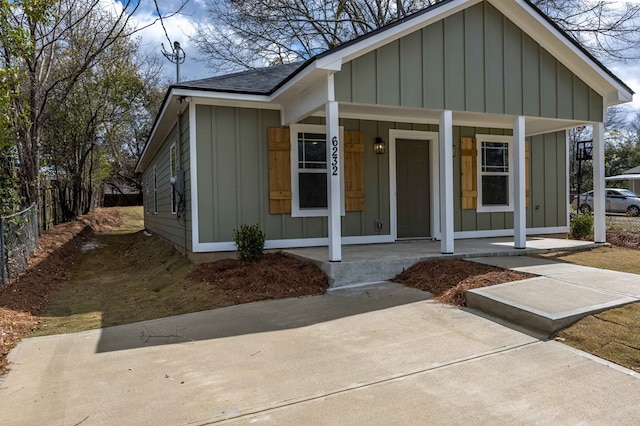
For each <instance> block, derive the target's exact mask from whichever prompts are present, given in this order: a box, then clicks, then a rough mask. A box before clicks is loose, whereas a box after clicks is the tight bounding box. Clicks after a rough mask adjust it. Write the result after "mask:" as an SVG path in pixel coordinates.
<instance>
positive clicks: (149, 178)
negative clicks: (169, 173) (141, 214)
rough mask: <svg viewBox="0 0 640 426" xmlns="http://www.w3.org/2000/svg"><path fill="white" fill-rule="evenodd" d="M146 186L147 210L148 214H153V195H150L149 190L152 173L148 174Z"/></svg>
mask: <svg viewBox="0 0 640 426" xmlns="http://www.w3.org/2000/svg"><path fill="white" fill-rule="evenodd" d="M144 186H145V192H146V198H145V211H146V213H147V214H151V196H150V193H151V191H150V190H149V189H150V188H151V174H150V173H149V174H147V177H146V181H145V185H144Z"/></svg>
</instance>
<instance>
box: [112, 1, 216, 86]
mask: <svg viewBox="0 0 640 426" xmlns="http://www.w3.org/2000/svg"><path fill="white" fill-rule="evenodd" d="M122 1H123V0H101V3H102V4H103V5H104V7H105V8H109V7H111V8H114V10H115V11H117V12H120V11H122V4H121V3H122ZM181 4H182V1H181V0H163V1H158V5H159V6H160V12H161V13H162V14H163V15H166V14H171V13H173V12H175V11H176V10H178V8H179V7H180V5H181ZM204 5H205V3H204V1H202V0H190V1H189V2H188V3H187V5H186V7H185V8H184V9H183V10H182V11H181V12H180V13H179V14H176V15H173V16H171V17H169V18H167V19H165V20H164V26H165V28H166V35H165V31H164V29H163V28H162V24H161V22H160V21H159V20H158V16H157V12H156V10H155V5H154V2H153V0H140V5H139V6H138V8H137V9H136V11H135V13H134V14H133V16H132V19H131V23H132V25H134V26H135V27H137V28H144V29H142V30H141V31H140V32H138V33H137V34H136V35H137V36H138V37H140V39H141V44H142V45H141V49H143V50H144V51H146V52H149V53H154V54H157V55H161V52H162V44H164V47H165V49H171V45H172V44H173V42H174V41H178V42H180V47H181V48H182V49H183V50H184V51H185V53H186V60H185V62H184V63H183V64H181V65H180V80H181V81H187V80H195V79H200V78H206V77H209V76H211V71H209V70H208V69H207V68H206V67H205V66H204V65H203V64H201V63H200V62H197V61H196V60H195V58H196V57H197V54H198V51H197V49H196V47H195V45H194V44H193V43H192V42H191V40H190V37H191V36H193V35H194V34H195V32H196V22H195V21H196V17H197V16H201V15H202V14H203V11H204ZM130 9H132V8H131V7H130ZM167 36H168V37H169V39H170V40H171V43H169V41H168V40H167ZM162 59H163V61H166V62H165V65H166V68H165V70H166V71H165V73H166V75H167V78H168V79H169V80H170V81H172V82H174V81H175V65H174V64H172V63H171V62H169V60H168V59H164V58H162Z"/></svg>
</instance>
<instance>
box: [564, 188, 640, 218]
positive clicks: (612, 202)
mask: <svg viewBox="0 0 640 426" xmlns="http://www.w3.org/2000/svg"><path fill="white" fill-rule="evenodd" d="M571 205H572V206H573V208H574V209H576V210H577V211H579V212H580V213H589V212H592V211H593V191H589V192H585V193H583V194H580V205H578V196H577V195H574V196H573V199H572V200H571ZM605 210H606V211H608V212H612V213H626V214H628V215H629V216H640V195H638V194H636V193H635V192H632V191H629V190H628V189H619V188H607V189H606V190H605Z"/></svg>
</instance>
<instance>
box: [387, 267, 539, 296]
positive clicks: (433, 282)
mask: <svg viewBox="0 0 640 426" xmlns="http://www.w3.org/2000/svg"><path fill="white" fill-rule="evenodd" d="M535 276H536V275H532V274H527V273H525V272H518V271H511V270H509V269H503V268H498V267H495V266H489V265H483V264H481V263H476V262H470V261H466V260H426V261H423V262H420V263H416V264H415V265H413V266H412V267H411V268H409V269H407V270H406V271H404V272H402V273H401V274H399V275H397V276H396V277H395V278H394V279H392V280H391V281H393V282H396V283H400V284H404V285H406V286H408V287H413V288H417V289H419V290H423V291H428V292H429V293H431V294H433V295H435V296H436V299H437V300H439V301H440V302H443V303H448V304H451V305H455V306H465V305H466V292H467V290H471V289H474V288H480V287H487V286H490V285H495V284H502V283H507V282H511V281H519V280H525V279H527V278H533V277H535Z"/></svg>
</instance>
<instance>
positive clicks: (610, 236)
mask: <svg viewBox="0 0 640 426" xmlns="http://www.w3.org/2000/svg"><path fill="white" fill-rule="evenodd" d="M607 242H608V243H611V244H613V245H614V246H618V247H626V248H631V249H636V250H640V231H607Z"/></svg>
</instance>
